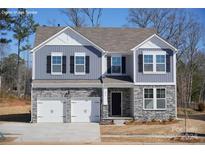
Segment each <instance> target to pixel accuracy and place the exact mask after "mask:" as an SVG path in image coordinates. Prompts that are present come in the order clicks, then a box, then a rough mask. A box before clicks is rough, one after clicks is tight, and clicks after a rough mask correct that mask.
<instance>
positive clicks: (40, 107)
mask: <svg viewBox="0 0 205 154" xmlns="http://www.w3.org/2000/svg"><path fill="white" fill-rule="evenodd" d="M37 122H63V102H61V101H60V100H39V101H37Z"/></svg>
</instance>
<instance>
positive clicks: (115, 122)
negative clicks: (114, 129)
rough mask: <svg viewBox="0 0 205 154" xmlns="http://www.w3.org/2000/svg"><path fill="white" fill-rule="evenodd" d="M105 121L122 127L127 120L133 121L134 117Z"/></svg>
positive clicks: (110, 118) (109, 118)
mask: <svg viewBox="0 0 205 154" xmlns="http://www.w3.org/2000/svg"><path fill="white" fill-rule="evenodd" d="M104 120H112V121H113V123H114V124H115V125H119V126H122V125H124V123H125V122H126V121H127V120H133V117H108V118H106V119H104Z"/></svg>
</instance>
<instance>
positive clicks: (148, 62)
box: [144, 55, 154, 72]
mask: <svg viewBox="0 0 205 154" xmlns="http://www.w3.org/2000/svg"><path fill="white" fill-rule="evenodd" d="M153 66H154V64H153V55H144V71H145V72H153Z"/></svg>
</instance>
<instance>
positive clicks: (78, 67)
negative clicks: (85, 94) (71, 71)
mask: <svg viewBox="0 0 205 154" xmlns="http://www.w3.org/2000/svg"><path fill="white" fill-rule="evenodd" d="M75 74H77V75H84V74H85V53H75Z"/></svg>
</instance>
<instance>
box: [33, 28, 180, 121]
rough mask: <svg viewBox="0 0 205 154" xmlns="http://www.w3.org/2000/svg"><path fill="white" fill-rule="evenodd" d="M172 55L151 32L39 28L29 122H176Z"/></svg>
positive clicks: (36, 40) (173, 49)
mask: <svg viewBox="0 0 205 154" xmlns="http://www.w3.org/2000/svg"><path fill="white" fill-rule="evenodd" d="M176 52H177V49H176V48H175V47H173V46H172V45H170V44H169V43H168V42H166V41H164V40H163V39H162V38H160V37H159V36H158V35H156V34H155V31H154V30H153V29H136V28H71V27H38V28H37V32H36V38H35V45H34V48H33V49H32V50H31V53H32V57H33V72H32V74H33V75H32V78H33V81H32V97H31V98H32V110H31V114H32V116H31V117H32V122H100V121H102V120H107V119H134V120H152V119H160V120H163V119H169V118H176V108H177V105H176V103H177V102H176Z"/></svg>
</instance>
